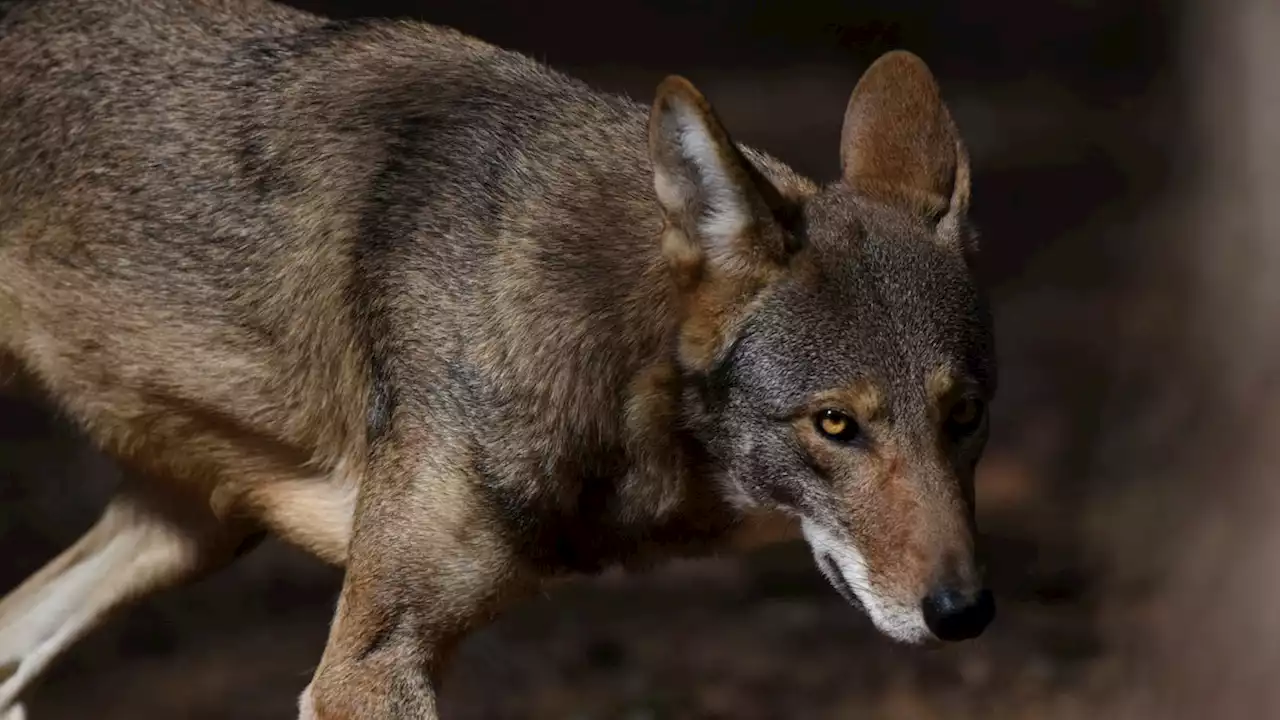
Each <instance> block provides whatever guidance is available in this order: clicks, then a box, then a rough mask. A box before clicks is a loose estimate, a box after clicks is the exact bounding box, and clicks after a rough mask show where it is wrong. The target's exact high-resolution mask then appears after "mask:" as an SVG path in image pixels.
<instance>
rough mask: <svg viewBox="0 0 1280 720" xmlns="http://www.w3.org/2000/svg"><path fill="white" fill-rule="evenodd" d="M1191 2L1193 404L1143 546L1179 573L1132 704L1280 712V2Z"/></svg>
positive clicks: (1191, 712)
mask: <svg viewBox="0 0 1280 720" xmlns="http://www.w3.org/2000/svg"><path fill="white" fill-rule="evenodd" d="M1186 8H1187V12H1188V13H1189V17H1188V21H1187V22H1186V23H1185V25H1184V27H1185V28H1186V34H1187V35H1186V40H1187V43H1186V46H1185V51H1186V52H1185V54H1184V57H1183V59H1184V62H1185V66H1184V67H1185V68H1186V70H1187V71H1188V72H1187V73H1186V75H1187V77H1188V78H1190V82H1191V83H1192V88H1191V92H1190V93H1188V96H1189V97H1190V98H1191V106H1190V107H1189V108H1188V110H1189V111H1190V112H1191V113H1192V117H1193V123H1192V126H1191V133H1190V135H1191V138H1190V139H1191V142H1190V143H1189V146H1188V153H1189V155H1188V161H1189V162H1187V163H1184V166H1185V167H1186V169H1187V171H1188V172H1189V173H1190V175H1191V177H1190V178H1188V180H1189V183H1190V184H1189V189H1190V190H1191V197H1192V198H1193V205H1192V213H1191V217H1192V218H1194V219H1193V225H1192V226H1191V227H1190V228H1188V230H1189V231H1188V232H1186V233H1185V240H1186V243H1185V244H1184V245H1183V246H1181V247H1175V245H1176V243H1177V240H1178V238H1177V237H1174V238H1171V245H1170V251H1171V252H1173V253H1175V254H1178V258H1179V261H1180V262H1185V268H1184V269H1185V270H1187V271H1188V273H1187V275H1186V277H1185V279H1186V280H1187V283H1186V285H1187V287H1186V297H1187V299H1186V301H1185V302H1181V303H1177V304H1176V305H1175V307H1179V306H1180V307H1181V308H1185V310H1186V311H1187V315H1186V326H1185V327H1186V334H1185V336H1184V337H1183V342H1184V343H1185V345H1186V347H1185V348H1184V349H1185V350H1186V352H1185V354H1184V355H1180V356H1179V357H1169V358H1167V360H1168V362H1169V363H1170V364H1171V366H1173V365H1178V366H1180V367H1181V369H1180V370H1179V371H1177V372H1173V373H1171V374H1164V375H1162V377H1164V378H1166V379H1168V380H1171V381H1170V382H1167V383H1166V385H1167V387H1165V388H1164V390H1163V392H1164V393H1167V394H1170V395H1171V396H1175V397H1176V396H1182V397H1185V398H1193V399H1194V400H1193V403H1194V404H1193V407H1194V410H1195V411H1194V413H1192V422H1191V423H1189V424H1187V425H1184V426H1177V431H1176V432H1171V433H1168V434H1166V436H1165V437H1164V438H1163V444H1164V448H1163V450H1160V451H1158V452H1157V453H1155V454H1154V455H1153V461H1154V464H1155V465H1154V466H1156V467H1161V468H1164V469H1168V467H1169V466H1168V465H1167V464H1164V465H1161V462H1162V460H1166V459H1167V458H1169V457H1175V458H1178V460H1179V462H1178V465H1179V469H1178V470H1177V471H1176V472H1174V473H1173V474H1170V475H1166V474H1164V473H1163V472H1161V473H1152V472H1147V476H1146V477H1141V478H1139V484H1140V485H1142V487H1141V488H1139V493H1141V494H1144V495H1145V497H1148V498H1151V500H1152V502H1151V504H1150V505H1149V508H1150V510H1151V511H1160V509H1161V508H1164V509H1165V510H1168V511H1170V512H1171V514H1170V515H1169V516H1168V517H1164V518H1159V519H1158V520H1156V521H1155V522H1154V524H1153V527H1158V528H1160V531H1159V532H1158V533H1155V534H1153V535H1152V536H1151V538H1150V539H1151V542H1150V544H1149V545H1148V547H1147V548H1146V549H1145V550H1144V551H1143V552H1145V553H1148V554H1149V555H1150V556H1152V557H1153V558H1155V557H1157V556H1158V557H1159V560H1160V561H1163V562H1164V563H1165V567H1166V568H1167V569H1168V572H1167V574H1166V576H1165V578H1164V579H1165V582H1166V583H1167V584H1166V585H1164V593H1163V594H1162V596H1161V597H1160V599H1159V601H1158V602H1156V603H1154V608H1155V612H1154V613H1153V616H1152V617H1151V624H1150V626H1149V627H1148V628H1146V629H1147V630H1150V631H1151V633H1150V635H1148V636H1147V637H1146V640H1145V641H1144V642H1142V643H1141V644H1140V646H1139V655H1138V656H1137V660H1138V662H1137V663H1136V667H1137V668H1138V669H1137V672H1138V673H1139V675H1138V677H1139V679H1140V680H1141V682H1140V683H1138V684H1137V685H1136V686H1133V687H1131V688H1130V689H1131V690H1135V689H1137V690H1139V691H1138V692H1134V693H1132V694H1131V695H1130V697H1129V701H1128V708H1127V709H1128V710H1129V711H1130V712H1131V713H1132V714H1133V715H1134V716H1137V717H1145V718H1149V717H1161V718H1170V719H1171V720H1181V719H1182V718H1215V719H1216V718H1223V719H1234V718H1262V717H1280V676H1278V675H1277V673H1278V672H1280V75H1278V74H1277V73H1278V72H1280V45H1277V42H1276V39H1277V38H1278V37H1280V3H1278V2H1276V0H1213V2H1208V1H1204V0H1188V2H1187V3H1186ZM1158 261H1159V259H1158V258H1153V262H1158ZM1182 363H1185V365H1181V364H1182ZM1137 463H1138V466H1139V468H1140V472H1141V471H1143V470H1146V471H1149V470H1150V467H1142V464H1143V463H1144V460H1143V459H1141V458H1139V459H1137ZM1171 494H1174V495H1176V496H1177V504H1176V505H1173V506H1170V505H1168V504H1167V503H1164V502H1163V501H1162V500H1161V496H1168V495H1171ZM1144 522H1145V521H1144Z"/></svg>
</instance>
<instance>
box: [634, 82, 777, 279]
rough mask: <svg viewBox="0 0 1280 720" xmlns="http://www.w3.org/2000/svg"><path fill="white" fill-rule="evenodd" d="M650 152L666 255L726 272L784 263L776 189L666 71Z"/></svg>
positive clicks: (652, 120) (696, 96)
mask: <svg viewBox="0 0 1280 720" xmlns="http://www.w3.org/2000/svg"><path fill="white" fill-rule="evenodd" d="M649 157H650V160H651V162H652V163H653V183H654V189H655V191H656V193H657V196H658V202H659V203H660V204H661V205H662V211H663V214H664V216H665V218H666V222H667V227H668V232H667V233H665V236H664V239H663V244H664V252H665V253H666V254H667V257H668V259H669V260H673V261H675V262H676V263H677V264H680V265H685V266H697V267H698V268H699V269H702V268H703V267H704V266H709V268H710V269H712V270H715V271H720V272H723V273H726V274H729V275H739V274H743V273H746V274H751V273H752V272H753V271H754V270H758V269H763V268H766V267H768V266H769V265H771V264H780V263H782V262H785V260H786V255H787V253H788V251H789V248H788V239H787V237H786V233H785V231H784V229H783V228H782V227H781V226H780V223H779V222H778V213H780V212H781V211H782V208H783V205H784V201H783V199H782V197H781V195H780V194H779V192H778V190H777V189H776V188H775V187H774V186H773V185H772V183H770V182H769V181H768V180H767V179H766V178H765V177H764V176H763V175H761V174H760V172H759V171H758V170H757V169H756V168H755V166H753V165H752V164H751V163H750V161H748V160H747V159H746V158H745V157H744V156H743V155H742V153H741V151H739V149H738V147H737V145H736V144H734V142H733V140H732V138H730V137H729V133H728V131H726V130H725V128H724V125H723V124H721V122H720V119H719V118H718V117H717V116H716V113H715V111H714V110H713V109H712V108H711V105H710V104H709V103H708V102H707V101H706V99H705V98H704V97H703V96H702V94H701V93H700V92H698V90H697V89H696V88H695V87H694V86H693V85H692V84H691V83H690V82H689V81H688V80H685V79H684V78H682V77H679V76H674V75H673V76H670V77H668V78H666V79H665V80H664V81H662V83H661V84H660V85H659V86H658V90H657V96H656V98H655V99H654V102H653V108H652V110H651V111H650V114H649ZM673 230H674V232H672V231H673Z"/></svg>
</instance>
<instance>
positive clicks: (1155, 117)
mask: <svg viewBox="0 0 1280 720" xmlns="http://www.w3.org/2000/svg"><path fill="white" fill-rule="evenodd" d="M293 4H296V5H299V6H302V7H306V8H308V9H312V10H316V11H319V12H324V13H327V14H331V15H335V16H343V17H350V16H357V15H399V16H413V17H418V18H422V19H425V20H428V21H432V22H436V23H441V24H447V25H452V26H455V27H457V28H459V29H461V30H463V31H466V32H469V33H472V34H475V35H478V36H480V37H481V38H483V39H486V40H489V41H491V42H494V43H497V44H500V45H504V46H507V47H510V48H513V49H517V50H521V51H524V52H526V53H528V54H531V55H533V56H535V57H537V58H539V59H542V60H544V61H546V62H548V63H550V64H551V65H553V66H555V67H558V68H561V69H563V70H565V71H568V72H570V73H572V74H575V75H578V76H580V77H582V78H583V79H585V80H587V81H589V82H592V83H594V84H596V85H597V86H598V87H600V88H602V89H606V90H612V91H617V92H622V93H625V94H627V95H629V96H631V97H632V98H635V99H636V100H638V101H640V102H647V101H648V100H649V98H650V97H651V92H652V89H653V88H654V86H655V85H656V84H657V82H658V81H659V80H660V79H661V78H662V76H664V75H665V74H668V73H679V74H682V75H685V76H687V77H689V78H690V79H692V80H693V81H694V82H695V83H696V84H697V85H698V86H699V87H700V88H701V89H702V90H703V91H704V93H705V94H706V95H707V96H708V98H709V99H710V100H711V102H712V103H713V104H715V105H716V106H717V108H718V109H719V111H720V113H721V115H722V116H723V118H724V120H725V121H726V123H727V125H728V126H729V128H730V130H731V131H732V132H734V133H735V134H736V136H737V137H738V139H739V140H741V141H744V142H747V143H749V144H752V145H755V146H757V147H759V148H761V149H764V150H767V151H769V152H771V153H773V154H775V155H777V156H779V157H781V158H783V159H785V160H787V161H789V162H791V163H792V165H793V166H794V167H796V168H797V169H798V170H800V171H802V172H805V173H808V174H810V175H811V176H813V177H815V178H817V179H822V180H825V179H830V178H833V177H834V176H835V175H836V172H837V165H838V160H837V143H838V138H839V132H840V122H841V119H842V113H843V109H844V104H845V102H846V100H847V98H848V94H849V92H850V91H851V90H852V88H853V86H854V83H855V82H856V80H857V78H858V76H859V75H860V73H861V72H862V71H863V70H864V69H865V68H866V67H867V65H868V64H869V63H870V62H871V61H872V60H873V59H874V58H875V57H876V56H878V55H879V54H880V53H882V52H884V51H886V50H889V49H893V48H907V49H910V50H913V51H915V52H916V53H918V54H920V55H921V56H923V57H924V58H925V60H926V61H927V62H928V63H929V64H930V65H931V66H932V68H933V69H934V71H935V73H936V74H937V75H938V77H939V80H940V81H941V84H942V86H943V89H944V93H945V94H946V96H947V99H948V101H949V103H950V104H951V107H952V111H953V114H954V115H955V117H956V121H957V123H958V124H959V126H960V128H961V131H962V133H963V135H964V136H965V139H966V141H967V143H968V145H969V148H970V153H971V155H972V159H973V163H974V168H975V178H974V203H973V215H974V219H975V221H976V222H977V224H978V226H979V228H980V230H981V231H982V256H981V266H980V269H981V273H982V275H983V278H984V279H985V280H986V281H987V282H988V283H989V284H990V287H991V291H992V293H993V296H994V299H995V302H996V317H997V323H998V328H997V332H998V343H999V353H1000V361H1001V371H1002V387H1001V394H1000V396H999V398H998V401H997V404H996V406H995V407H994V412H995V425H994V430H993V438H992V442H991V444H990V446H989V450H988V453H987V457H986V459H985V460H984V462H983V465H982V466H981V469H980V475H979V486H978V497H979V505H980V525H981V527H982V530H983V532H984V534H985V535H986V537H985V539H984V542H985V543H986V544H987V548H988V551H989V553H990V564H991V572H992V574H993V583H994V587H995V590H996V592H997V595H998V596H999V598H1000V602H1001V606H1000V613H1001V614H1000V617H999V619H998V622H997V624H996V625H994V626H993V627H992V629H991V630H990V631H989V632H988V633H987V634H986V635H985V636H984V637H983V638H982V639H980V640H978V641H976V642H973V643H970V644H966V645H964V646H963V647H954V648H947V649H944V650H939V651H930V652H922V651H919V650H912V649H907V648H900V647H896V646H894V645H892V644H891V643H890V642H889V641H887V640H885V639H882V638H881V637H879V636H878V635H877V634H876V633H875V632H874V631H873V630H872V629H871V627H870V624H869V622H868V621H867V620H865V619H864V618H863V617H862V616H861V615H859V614H857V613H856V612H855V611H853V610H851V609H849V608H848V607H847V606H846V605H845V604H844V602H843V601H842V600H840V599H839V597H838V596H837V595H836V594H835V592H834V591H832V590H830V589H829V588H828V587H827V585H826V583H825V581H823V580H822V579H821V578H820V576H819V575H818V573H817V572H816V571H815V570H814V569H813V566H812V563H811V561H810V558H809V555H808V552H807V550H806V549H805V548H804V547H802V546H794V547H779V548H775V549H771V550H767V551H764V552H761V553H759V554H756V555H753V556H750V557H746V558H740V559H720V560H705V561H698V562H685V563H679V564H673V565H671V566H668V567H665V568H663V569H661V570H659V571H656V572H653V573H651V574H647V575H643V576H633V577H621V576H613V575H610V576H606V577H603V578H599V579H594V580H583V581H579V582H574V583H572V584H570V585H569V586H567V587H563V588H560V589H557V590H555V591H553V592H550V593H549V594H548V595H547V596H545V597H543V598H541V599H539V600H536V601H534V602H531V603H528V604H526V605H524V606H522V607H521V608H520V609H518V610H517V611H515V612H512V613H510V614H509V615H507V616H506V617H504V618H503V619H502V620H500V621H499V622H498V623H497V624H495V625H494V626H492V627H491V628H488V629H487V630H485V631H484V632H482V633H480V634H478V635H476V636H474V637H473V638H471V640H470V641H469V642H468V643H467V644H466V645H465V646H464V648H463V651H462V654H461V657H460V658H459V660H458V662H457V663H456V664H455V666H454V669H453V672H452V675H451V677H450V679H449V682H448V684H447V685H446V687H445V691H444V702H443V705H444V707H443V712H444V715H445V717H448V718H453V719H455V720H461V719H462V718H539V719H541V718H574V719H577V718H581V719H583V720H586V719H588V718H602V719H603V718H627V719H635V720H640V719H642V718H645V719H648V718H653V719H655V720H656V719H658V718H884V719H885V720H898V719H907V718H911V719H917V718H933V717H939V718H941V717H947V718H979V717H981V718H1077V717H1088V716H1091V715H1101V716H1102V717H1107V718H1112V717H1122V716H1133V717H1142V718H1155V717H1206V718H1207V717H1215V718H1216V717H1224V718H1225V717H1265V716H1276V715H1271V714H1270V713H1275V712H1280V709H1278V708H1277V707H1276V705H1275V700H1276V698H1275V696H1276V693H1274V692H1272V691H1271V689H1270V683H1269V682H1268V680H1269V677H1268V674H1267V672H1266V671H1265V669H1266V668H1271V669H1272V670H1273V669H1274V668H1275V667H1278V666H1280V665H1277V663H1276V661H1277V660H1278V659H1280V653H1278V652H1277V644H1276V642H1275V639H1276V638H1277V637H1280V628H1275V627H1273V626H1275V625H1277V624H1280V608H1277V607H1275V603H1268V602H1265V599H1266V598H1268V597H1274V595H1273V592H1274V591H1275V589H1277V588H1272V587H1270V586H1269V585H1268V580H1269V578H1270V577H1271V576H1272V575H1273V574H1274V573H1275V572H1276V571H1280V548H1277V552H1275V553H1271V554H1270V555H1269V554H1268V550H1269V548H1271V546H1272V545H1280V542H1276V540H1275V539H1273V537H1272V534H1269V533H1268V531H1269V530H1270V528H1271V526H1272V525H1274V524H1275V523H1272V522H1270V518H1272V517H1277V515H1276V514H1273V513H1272V512H1271V511H1272V510H1273V509H1274V503H1273V502H1272V500H1273V497H1272V496H1273V495H1274V493H1272V492H1271V489H1270V486H1271V485H1272V484H1273V483H1272V482H1270V481H1271V479H1272V478H1271V475H1273V474H1274V473H1273V472H1270V471H1269V469H1270V468H1271V467H1274V466H1275V465H1274V463H1271V462H1269V461H1268V460H1269V458H1270V456H1271V455H1274V454H1276V453H1275V451H1273V450H1271V448H1270V447H1269V443H1268V440H1269V438H1270V437H1272V435H1271V434H1269V431H1270V430H1276V429H1280V423H1278V422H1276V420H1277V413H1276V411H1275V410H1274V409H1273V408H1275V407H1280V403H1275V402H1268V398H1269V397H1274V396H1275V395H1276V390H1277V388H1278V387H1280V386H1278V385H1277V382H1276V381H1277V380H1280V373H1277V372H1276V369H1277V365H1278V363H1277V362H1276V361H1277V359H1278V358H1280V351H1278V350H1277V349H1276V348H1274V347H1272V344H1273V343H1272V342H1270V340H1269V337H1270V336H1271V335H1272V334H1273V333H1271V332H1270V324H1269V321H1270V319H1271V318H1272V317H1274V316H1275V312H1274V311H1275V309H1276V308H1277V306H1280V297H1277V296H1280V290H1276V289H1273V288H1280V252H1278V251H1277V250H1275V249H1272V248H1271V245H1273V244H1276V243H1280V238H1277V237H1275V234H1276V232H1277V231H1280V215H1278V214H1277V212H1276V211H1275V210H1273V209H1272V207H1271V206H1272V205H1273V204H1275V202H1276V201H1280V197H1276V193H1275V191H1276V190H1280V172H1278V171H1277V170H1276V169H1274V168H1273V166H1274V165H1276V161H1280V154H1277V153H1280V130H1272V129H1271V128H1272V126H1273V125H1276V123H1275V122H1274V121H1275V120H1276V119H1277V118H1276V110H1277V109H1278V108H1280V97H1278V95H1280V84H1278V83H1277V82H1276V81H1275V80H1274V75H1273V73H1274V70H1273V69H1274V68H1275V67H1277V64H1276V61H1277V60H1280V51H1272V50H1270V49H1269V48H1271V47H1273V46H1274V42H1273V40H1274V38H1276V37H1278V36H1280V35H1278V34H1277V33H1278V32H1280V4H1278V3H1276V2H1275V0H1220V1H1217V0H1216V1H1215V2H1214V3H1209V2H1207V0H1206V1H1205V2H1203V3H1195V2H1187V3H1186V4H1182V3H1177V2H1158V1H1156V0H963V1H959V2H944V1H942V0H857V1H856V2H852V1H849V2H835V1H821V2H820V1H819V0H803V1H802V0H790V1H789V2H782V1H781V0H768V1H765V2H755V3H747V2H742V1H741V0H697V1H696V2H690V1H685V2H676V1H675V0H663V1H660V2H659V1H652V2H642V1H641V0H614V1H613V2H611V3H600V2H587V1H585V0H562V1H561V2H557V3H523V4H521V3H513V2H501V1H499V0H465V1H463V0H439V1H437V2H391V1H389V0H388V1H375V2H363V3H356V2H340V1H338V0H328V1H322V0H314V1H304V0H295V1H294V2H293ZM1276 127H1277V128H1280V125H1276ZM1269 190H1270V194H1269V192H1268V191H1269ZM1277 459H1280V458H1277ZM0 477H2V478H3V482H0V499H2V501H3V504H2V505H0V533H2V537H0V548H3V554H2V555H0V557H2V558H3V562H0V587H11V586H13V585H16V584H17V583H18V582H19V581H20V580H21V578H22V577H24V576H25V575H26V574H28V573H29V572H32V571H34V570H35V569H36V568H37V567H39V566H40V565H41V564H43V563H44V562H45V561H47V560H48V559H49V558H50V557H52V556H53V555H54V554H55V553H56V552H57V551H58V550H60V549H61V548H62V547H64V546H66V545H68V544H70V543H71V542H72V541H73V540H74V539H75V538H76V537H77V536H78V535H79V534H80V533H81V532H83V531H84V530H85V529H86V528H87V527H88V525H89V524H90V523H91V522H92V521H93V519H94V517H95V516H96V513H97V512H98V511H99V509H100V507H101V506H102V504H103V502H104V500H105V498H106V497H107V495H108V493H109V492H110V487H111V485H112V483H113V482H114V481H115V479H116V475H115V470H114V469H113V468H112V467H111V465H110V464H109V463H108V462H107V461H105V460H103V459H102V458H100V457H98V456H97V455H96V454H94V453H93V452H92V451H91V450H89V449H87V448H86V447H85V446H84V444H83V443H81V442H80V441H79V440H78V439H77V438H76V436H75V435H74V433H73V432H72V431H71V430H69V429H68V428H67V427H66V426H65V425H64V424H63V423H61V422H60V421H59V420H58V419H57V418H56V417H54V416H53V415H51V414H49V413H48V412H46V411H45V410H43V409H42V408H40V407H38V406H35V405H32V404H29V403H27V402H26V401H23V400H19V399H16V398H14V399H4V400H0ZM86 488H87V489H86ZM1269 558H1275V562H1271V561H1270V560H1269ZM338 581H339V576H338V574H337V572H336V571H334V570H331V569H328V568H325V567H323V566H320V565H319V564H318V563H316V562H314V561H312V560H310V559H308V558H305V557H302V556H301V555H299V554H298V553H295V552H293V551H291V550H289V549H287V548H284V547H281V546H279V545H278V544H268V545H267V546H265V547H263V548H262V549H261V550H260V551H258V552H257V553H255V554H254V555H252V556H250V557H249V558H247V559H246V560H245V561H244V562H242V563H241V564H240V565H238V566H236V567H234V568H233V569H231V570H230V571H228V572H225V573H223V574H221V575H218V576H215V577H211V578H209V579H207V580H205V581H203V582H201V583H198V584H196V585H193V586H191V587H189V588H185V589H183V590H180V591H176V592H171V593H169V594H167V595H165V596H163V597H162V598H159V599H156V600H153V601H148V602H146V603H144V604H143V605H141V606H139V607H137V608H134V609H132V610H130V611H128V612H126V613H124V614H122V615H120V616H118V617H117V618H116V619H115V620H113V621H112V622H111V623H109V624H108V625H107V626H106V627H104V628H102V629H101V630H100V631H98V632H96V633H95V634H94V635H93V636H92V637H91V638H89V639H88V640H87V641H86V642H84V643H83V644H81V645H80V646H78V647H77V648H76V649H75V650H74V651H73V652H72V653H71V654H70V656H69V657H68V658H67V659H66V660H64V661H63V662H60V663H59V664H58V665H57V666H56V668H55V669H54V670H53V671H52V672H51V673H50V674H49V675H48V678H47V680H46V682H44V684H43V685H42V687H41V688H40V689H39V691H38V692H37V694H36V695H35V696H34V697H33V698H32V702H31V703H30V706H29V711H30V716H31V717H32V718H33V720H52V719H53V718H81V717H94V718H103V720H109V719H114V718H130V719H136V718H152V717H156V718H170V717H182V718H222V717H237V718H264V719H265V718H292V717H295V710H294V707H295V702H296V697H297V694H298V692H299V691H301V689H302V688H303V686H304V685H305V684H306V682H307V681H308V679H309V676H310V672H311V670H312V669H313V667H314V663H315V662H316V661H317V660H318V658H319V653H320V650H321V648H322V646H323V643H324V638H325V634H326V631H327V623H328V619H329V616H330V613H331V609H332V604H333V601H334V598H335V593H336V590H337V587H338ZM1276 584H1277V585H1280V583H1276ZM1268 703H1270V704H1268Z"/></svg>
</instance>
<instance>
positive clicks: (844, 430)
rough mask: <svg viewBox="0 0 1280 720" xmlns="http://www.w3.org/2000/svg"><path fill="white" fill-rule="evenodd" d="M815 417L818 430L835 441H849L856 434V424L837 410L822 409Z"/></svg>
mask: <svg viewBox="0 0 1280 720" xmlns="http://www.w3.org/2000/svg"><path fill="white" fill-rule="evenodd" d="M815 419H816V420H817V422H816V423H815V424H816V425H817V426H818V431H819V432H821V433H822V434H823V435H826V436H827V437H828V438H831V439H832V440H835V441H837V442H849V441H851V440H853V439H854V438H856V437H857V436H858V424H857V423H855V422H854V421H853V418H850V417H849V416H848V415H845V414H844V413H842V412H840V411H839V410H823V411H822V412H820V413H818V416H817V418H815Z"/></svg>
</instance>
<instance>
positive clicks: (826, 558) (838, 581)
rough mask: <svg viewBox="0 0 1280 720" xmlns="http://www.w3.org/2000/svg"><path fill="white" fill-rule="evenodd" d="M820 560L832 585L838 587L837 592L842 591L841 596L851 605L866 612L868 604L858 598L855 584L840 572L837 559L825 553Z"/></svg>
mask: <svg viewBox="0 0 1280 720" xmlns="http://www.w3.org/2000/svg"><path fill="white" fill-rule="evenodd" d="M820 562H821V563H822V569H823V570H824V574H825V575H826V576H827V580H828V581H830V582H831V586H832V587H834V588H835V589H836V592H838V593H840V597H843V598H844V599H845V601H846V602H848V603H849V604H850V605H852V606H854V607H855V608H857V609H859V610H863V611H864V612H865V610H866V606H864V605H863V604H862V601H861V600H859V599H858V595H857V593H855V592H854V591H853V586H851V585H850V584H849V581H848V580H846V579H845V577H844V573H842V572H840V566H838V565H836V561H835V560H833V559H832V558H831V556H830V555H827V554H823V556H822V559H821V561H820Z"/></svg>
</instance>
